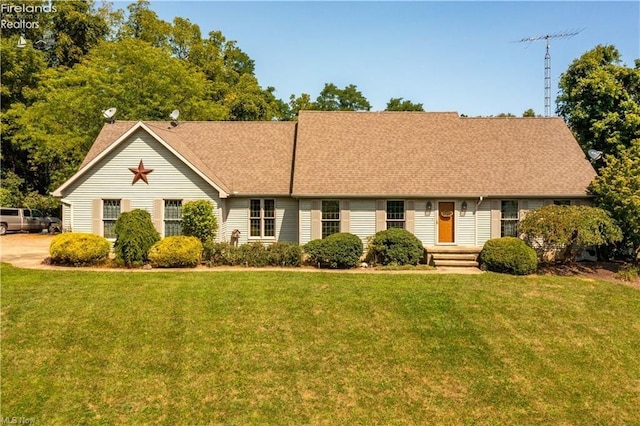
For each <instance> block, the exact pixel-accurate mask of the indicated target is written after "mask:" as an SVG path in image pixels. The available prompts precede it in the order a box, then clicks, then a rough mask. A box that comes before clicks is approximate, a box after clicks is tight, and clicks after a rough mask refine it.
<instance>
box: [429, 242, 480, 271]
mask: <svg viewBox="0 0 640 426" xmlns="http://www.w3.org/2000/svg"><path fill="white" fill-rule="evenodd" d="M425 249H426V250H427V263H428V264H429V265H433V266H435V267H436V268H437V267H439V266H446V267H454V268H455V267H459V268H469V267H472V268H477V267H478V255H479V254H480V250H482V249H481V248H480V247H469V246H428V247H425Z"/></svg>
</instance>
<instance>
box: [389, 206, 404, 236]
mask: <svg viewBox="0 0 640 426" xmlns="http://www.w3.org/2000/svg"><path fill="white" fill-rule="evenodd" d="M404 227H405V214H404V201H403V200H389V201H387V229H391V228H401V229H404Z"/></svg>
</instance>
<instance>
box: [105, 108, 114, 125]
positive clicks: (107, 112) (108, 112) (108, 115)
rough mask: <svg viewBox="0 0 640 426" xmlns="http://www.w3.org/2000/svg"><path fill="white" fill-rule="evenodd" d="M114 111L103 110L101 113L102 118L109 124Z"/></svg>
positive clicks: (110, 109) (112, 109) (111, 121)
mask: <svg viewBox="0 0 640 426" xmlns="http://www.w3.org/2000/svg"><path fill="white" fill-rule="evenodd" d="M116 111H117V110H116V109H115V108H109V109H105V110H104V111H102V115H103V116H104V118H106V119H107V120H109V123H113V121H114V120H113V117H114V116H115V115H116Z"/></svg>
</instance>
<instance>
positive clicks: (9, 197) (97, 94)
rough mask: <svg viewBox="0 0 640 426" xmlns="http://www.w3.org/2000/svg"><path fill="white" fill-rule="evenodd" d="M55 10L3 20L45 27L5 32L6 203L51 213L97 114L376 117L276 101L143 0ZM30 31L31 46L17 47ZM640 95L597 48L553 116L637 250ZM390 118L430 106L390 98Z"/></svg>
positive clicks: (248, 63)
mask: <svg viewBox="0 0 640 426" xmlns="http://www.w3.org/2000/svg"><path fill="white" fill-rule="evenodd" d="M4 3H5V4H7V5H16V6H20V5H21V4H22V3H21V2H20V1H19V0H6V1H5V2H4ZM45 3H46V4H48V2H46V1H43V2H42V4H45ZM52 4H53V5H54V6H55V8H56V9H55V10H56V11H55V13H39V14H29V12H25V11H21V9H20V8H19V7H17V8H13V9H8V8H5V9H7V10H10V12H8V13H5V14H4V15H3V18H4V19H5V20H8V21H14V22H19V21H21V20H25V21H29V20H33V19H37V23H38V25H37V28H32V29H29V30H28V31H25V30H24V29H21V28H4V27H3V28H2V30H1V31H2V33H1V35H2V38H1V40H0V59H1V64H0V65H1V69H2V78H1V88H0V89H1V90H0V96H1V99H0V102H1V108H0V114H1V116H0V132H1V135H2V136H1V137H2V165H1V178H2V188H0V204H2V205H20V204H22V205H25V204H27V203H28V204H30V205H32V206H34V207H36V206H37V207H39V208H44V209H46V208H48V207H50V208H53V207H55V206H56V201H55V200H52V199H51V198H50V197H48V196H47V195H46V194H48V193H49V192H50V191H52V190H53V189H54V188H56V187H57V186H59V185H60V184H61V183H62V182H64V181H65V180H66V179H67V178H69V177H70V176H71V175H72V174H73V173H74V172H75V171H76V170H77V167H78V165H79V164H80V163H81V161H82V159H83V158H84V156H85V154H86V153H87V151H88V150H89V148H90V146H91V144H92V142H93V140H94V139H95V137H96V135H97V134H98V132H99V131H100V128H101V127H102V125H103V122H104V119H103V117H102V115H101V114H100V110H101V109H106V108H107V107H110V106H116V107H117V108H118V112H117V119H118V120H166V119H167V117H168V115H169V113H170V112H171V111H172V110H173V109H176V108H178V109H179V110H180V117H181V119H184V120H295V119H296V118H297V115H298V113H299V111H300V110H304V109H312V110H323V111H344V110H346V111H369V110H370V109H371V105H370V103H369V101H368V100H367V99H366V97H365V96H364V95H363V94H362V92H361V91H360V90H358V88H357V86H356V85H354V84H349V85H347V86H345V87H344V88H340V87H338V86H336V85H335V84H333V83H326V84H325V85H324V87H323V88H322V90H321V91H320V94H319V95H318V96H317V97H316V98H315V99H312V98H311V96H310V95H309V94H308V93H301V94H291V96H290V97H289V99H288V101H283V100H282V99H278V98H277V97H276V96H275V88H274V87H266V88H265V87H262V86H261V85H260V84H259V82H258V80H257V78H256V76H255V72H254V71H255V63H254V61H253V60H252V59H251V58H250V57H249V56H248V55H247V54H246V53H245V52H243V51H242V49H240V47H238V45H237V43H236V42H235V41H233V40H227V39H226V38H225V37H224V35H223V34H222V33H221V32H220V31H211V32H209V33H208V34H202V32H201V29H200V28H199V26H198V25H196V24H194V23H192V22H190V21H189V20H188V19H184V18H181V17H176V18H174V19H173V21H172V22H166V21H163V20H162V19H160V18H159V17H158V15H157V14H156V13H155V12H154V11H153V10H151V8H150V3H149V2H148V1H147V0H138V1H137V2H135V3H132V4H129V5H128V6H127V8H126V12H125V11H124V10H122V9H114V8H113V6H112V5H110V4H109V3H102V2H101V3H100V4H99V5H98V4H97V3H96V2H95V1H93V0H89V1H59V0H58V1H53V2H52ZM24 33H27V36H28V38H29V39H30V40H29V43H26V44H25V45H24V46H23V47H21V48H17V47H16V46H17V45H18V43H19V42H20V37H21V36H22V35H23V34H24ZM36 40H37V41H38V42H37V43H33V42H34V41H36ZM639 88H640V68H639V62H638V60H636V63H635V67H634V68H631V67H627V66H625V65H624V64H623V63H622V62H621V57H620V53H619V52H618V51H617V49H616V48H615V47H614V46H597V47H596V48H594V49H593V50H591V51H589V52H587V53H585V54H584V55H582V56H581V57H580V58H578V59H576V60H575V61H574V62H573V63H572V64H571V65H570V67H569V69H568V70H567V71H566V72H565V73H564V74H563V75H562V76H561V80H560V92H559V96H558V99H557V101H558V109H557V113H558V114H559V115H560V116H562V117H563V118H564V119H565V121H566V122H567V124H568V125H569V127H570V128H571V130H572V131H573V132H574V135H575V136H576V138H577V140H578V142H579V143H580V145H581V146H582V148H583V149H584V150H585V152H586V151H587V150H588V149H597V150H599V151H602V152H603V153H604V156H603V159H604V160H603V161H600V162H598V163H595V167H596V168H597V169H598V171H599V177H598V179H596V180H595V181H594V183H593V184H592V187H591V190H592V191H593V192H594V194H595V195H596V196H597V198H596V200H597V202H598V203H599V204H600V205H602V206H605V207H606V208H607V209H608V210H609V211H610V212H611V213H612V215H613V216H614V217H615V218H616V219H617V220H618V221H619V222H620V221H621V222H623V229H624V230H625V235H629V238H628V241H629V242H631V241H633V242H632V244H633V245H634V247H636V248H637V247H639V246H640V176H639V173H640V172H639V170H640V136H639V129H640V101H639V98H640V96H639V90H640V89H639ZM385 110H387V111H424V107H423V104H421V103H414V102H412V101H410V100H405V99H403V98H391V99H390V100H389V102H388V103H387V106H386V109H385ZM498 116H507V117H509V116H513V115H512V114H510V113H507V114H505V113H503V114H499V115H498ZM523 116H525V117H533V116H535V112H534V111H533V110H532V109H529V110H527V111H525V112H524V113H523ZM624 224H626V225H624Z"/></svg>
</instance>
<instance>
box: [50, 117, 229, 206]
mask: <svg viewBox="0 0 640 426" xmlns="http://www.w3.org/2000/svg"><path fill="white" fill-rule="evenodd" d="M139 129H142V130H144V131H145V132H147V133H148V134H149V135H150V136H151V137H152V138H154V139H155V140H156V141H157V142H158V143H160V144H161V145H162V146H164V147H165V148H166V149H167V150H169V152H171V153H172V154H173V155H175V156H176V157H178V159H179V160H180V161H182V162H183V163H184V164H186V165H187V166H188V167H189V168H190V169H191V170H193V172H194V173H195V174H197V175H198V176H200V177H201V178H202V179H203V180H204V181H205V182H207V183H208V184H209V185H211V186H212V187H213V188H214V189H215V190H216V191H218V193H219V195H220V198H227V197H228V196H229V194H228V193H227V191H225V190H224V189H222V188H221V187H220V185H218V184H216V183H215V182H213V181H212V180H211V179H209V178H208V177H207V176H206V175H205V174H204V173H202V172H201V171H200V170H199V169H198V168H197V167H195V166H194V165H193V164H191V162H190V161H188V160H187V159H186V158H184V157H183V156H182V154H180V153H178V151H176V150H175V149H173V147H172V146H171V145H169V144H168V143H167V142H165V141H164V140H163V139H162V138H161V137H160V136H158V135H157V134H156V133H155V132H154V131H153V130H151V129H150V128H149V127H148V126H146V125H145V124H144V123H143V122H142V121H138V122H137V123H136V124H134V125H133V127H131V128H130V129H129V130H127V131H126V132H125V133H124V134H122V136H120V137H119V138H118V139H116V140H115V141H114V142H112V143H111V144H110V145H109V146H108V147H107V148H105V149H104V150H103V151H102V152H100V153H99V154H98V155H96V156H95V158H94V159H93V160H91V161H90V162H88V163H87V164H85V166H84V167H82V168H81V169H80V170H78V171H77V172H76V173H75V174H74V175H73V176H71V177H70V178H69V179H67V181H65V182H64V183H63V184H62V185H60V187H58V188H57V189H56V190H55V191H53V192H52V194H51V195H53V196H54V197H62V191H64V190H65V189H67V187H69V186H70V185H71V184H72V183H74V182H75V181H76V180H78V179H79V178H80V177H81V176H83V175H84V174H85V173H86V172H87V171H88V170H89V169H91V168H92V167H93V166H94V165H96V164H97V163H98V162H99V161H101V160H102V159H103V158H105V157H106V156H107V155H108V154H109V153H111V152H112V151H113V150H115V149H116V148H117V147H118V146H119V145H120V144H121V143H122V142H124V141H125V140H126V139H127V138H129V137H130V136H131V135H132V134H133V133H134V132H135V131H137V130H139Z"/></svg>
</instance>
